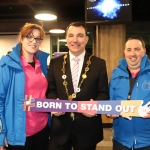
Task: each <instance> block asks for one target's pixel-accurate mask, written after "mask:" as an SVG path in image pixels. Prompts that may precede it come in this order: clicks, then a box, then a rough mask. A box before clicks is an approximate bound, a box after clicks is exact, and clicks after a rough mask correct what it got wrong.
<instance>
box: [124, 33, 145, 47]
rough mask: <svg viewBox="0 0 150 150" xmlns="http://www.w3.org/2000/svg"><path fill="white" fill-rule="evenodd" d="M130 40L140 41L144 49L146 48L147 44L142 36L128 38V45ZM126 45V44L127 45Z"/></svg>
mask: <svg viewBox="0 0 150 150" xmlns="http://www.w3.org/2000/svg"><path fill="white" fill-rule="evenodd" d="M129 40H139V41H140V42H141V43H142V47H143V48H145V42H144V41H143V39H142V38H141V37H140V36H132V37H130V38H128V39H127V40H126V43H127V42H128V41H129ZM126 43H125V44H126Z"/></svg>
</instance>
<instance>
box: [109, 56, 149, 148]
mask: <svg viewBox="0 0 150 150" xmlns="http://www.w3.org/2000/svg"><path fill="white" fill-rule="evenodd" d="M119 63H120V64H119V66H118V67H117V68H115V69H114V70H113V72H112V77H111V80H110V85H109V90H110V91H109V92H110V100H126V99H127V96H128V92H129V89H130V83H129V74H128V71H127V62H126V60H125V59H122V60H120V61H119ZM145 85H146V86H145ZM131 100H143V101H144V103H143V105H145V104H146V103H147V102H148V101H150V61H149V60H148V59H147V55H145V56H144V57H143V59H142V62H141V67H140V72H139V74H138V77H137V81H136V83H135V84H134V86H133V90H132V94H131ZM113 128H114V137H113V139H114V140H116V141H118V142H119V143H121V144H122V145H124V146H127V147H129V148H131V147H132V146H133V147H134V148H141V147H146V146H150V119H144V118H141V117H132V120H128V119H125V118H123V117H119V118H116V119H114V121H113Z"/></svg>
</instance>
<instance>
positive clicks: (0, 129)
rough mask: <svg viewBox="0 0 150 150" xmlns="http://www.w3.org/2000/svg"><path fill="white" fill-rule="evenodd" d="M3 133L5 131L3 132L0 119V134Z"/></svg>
mask: <svg viewBox="0 0 150 150" xmlns="http://www.w3.org/2000/svg"><path fill="white" fill-rule="evenodd" d="M3 132H5V131H4V130H3V123H2V119H0V134H1V133H3Z"/></svg>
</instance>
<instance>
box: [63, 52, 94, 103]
mask: <svg viewBox="0 0 150 150" xmlns="http://www.w3.org/2000/svg"><path fill="white" fill-rule="evenodd" d="M92 56H94V55H93V54H92V55H91V56H90V57H89V59H88V60H87V62H86V64H87V66H86V67H85V69H84V70H85V72H84V73H83V74H82V80H81V82H80V83H79V86H78V87H77V89H76V90H75V92H74V93H73V94H69V91H68V87H67V85H68V82H67V80H66V78H67V75H66V72H65V71H66V69H65V65H66V59H67V53H66V54H65V55H64V61H63V67H62V69H61V71H62V72H63V75H62V79H63V80H64V81H63V85H64V87H65V90H66V94H67V96H68V100H70V101H71V100H72V99H73V98H76V95H77V93H79V92H80V91H81V89H80V87H81V85H82V83H83V81H84V80H85V79H86V78H87V72H88V71H89V66H90V64H91V57H92Z"/></svg>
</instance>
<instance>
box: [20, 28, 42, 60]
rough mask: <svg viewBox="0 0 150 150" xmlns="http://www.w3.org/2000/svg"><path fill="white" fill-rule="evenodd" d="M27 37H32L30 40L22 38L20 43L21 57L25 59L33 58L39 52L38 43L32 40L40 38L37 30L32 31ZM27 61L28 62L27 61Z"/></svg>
mask: <svg viewBox="0 0 150 150" xmlns="http://www.w3.org/2000/svg"><path fill="white" fill-rule="evenodd" d="M28 36H29V37H32V40H31V39H29V38H27V37H23V38H22V39H21V43H22V55H23V56H24V57H25V58H26V59H29V58H30V56H31V57H32V58H33V55H34V54H35V53H36V52H37V51H38V50H39V46H40V43H39V42H36V40H35V39H34V38H40V37H41V36H40V31H39V30H38V29H34V30H33V31H32V33H31V34H30V35H28ZM28 61H29V60H28Z"/></svg>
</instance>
